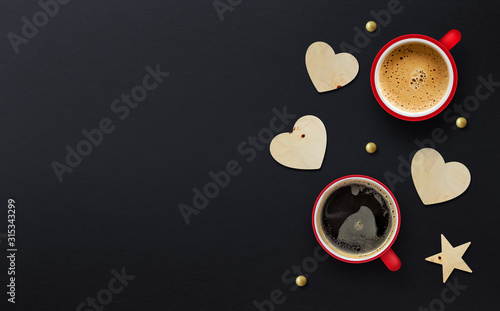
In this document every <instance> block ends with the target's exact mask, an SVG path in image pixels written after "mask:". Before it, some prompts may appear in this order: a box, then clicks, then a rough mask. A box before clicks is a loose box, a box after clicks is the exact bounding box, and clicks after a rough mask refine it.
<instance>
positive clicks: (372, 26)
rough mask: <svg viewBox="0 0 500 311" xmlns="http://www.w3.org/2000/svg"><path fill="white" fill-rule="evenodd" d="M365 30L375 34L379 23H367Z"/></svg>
mask: <svg viewBox="0 0 500 311" xmlns="http://www.w3.org/2000/svg"><path fill="white" fill-rule="evenodd" d="M365 28H366V30H368V31H369V32H374V31H375V30H377V23H375V22H374V21H369V22H368V23H366V26H365Z"/></svg>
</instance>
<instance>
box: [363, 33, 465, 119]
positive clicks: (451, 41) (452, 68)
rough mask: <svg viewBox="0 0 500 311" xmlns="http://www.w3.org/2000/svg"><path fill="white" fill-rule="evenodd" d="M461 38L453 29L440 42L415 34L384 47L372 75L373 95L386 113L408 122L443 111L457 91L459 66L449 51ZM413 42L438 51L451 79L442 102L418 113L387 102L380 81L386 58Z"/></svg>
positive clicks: (376, 58)
mask: <svg viewBox="0 0 500 311" xmlns="http://www.w3.org/2000/svg"><path fill="white" fill-rule="evenodd" d="M460 38H461V34H460V32H459V31H458V30H456V29H453V30H450V31H449V32H448V33H447V34H446V35H444V37H443V38H441V40H439V41H437V40H435V39H433V38H431V37H428V36H424V35H417V34H413V35H404V36H401V37H397V38H396V39H393V40H392V41H390V42H389V43H387V44H386V45H384V47H383V48H382V49H381V50H380V51H379V52H378V54H377V56H376V57H375V60H374V61H373V65H372V70H371V75H370V82H371V86H372V91H373V95H375V98H376V99H377V101H378V103H379V104H380V106H382V108H384V110H385V111H387V112H388V113H390V114H391V115H393V116H395V117H396V118H399V119H402V120H406V121H421V120H426V119H429V118H432V117H434V116H435V115H437V114H439V113H440V112H441V111H443V110H444V109H445V108H446V106H448V104H449V103H450V102H451V99H452V98H453V95H454V94H455V90H456V88H457V78H458V76H457V66H456V65H455V61H454V60H453V57H452V56H451V54H450V52H449V51H450V50H451V49H452V48H453V47H454V46H455V45H456V44H457V43H458V42H459V41H460ZM412 42H415V43H424V44H426V45H428V46H430V47H431V48H433V49H434V50H436V51H437V52H438V53H439V54H440V55H441V57H442V58H443V59H444V61H445V62H446V66H447V68H448V74H449V78H450V79H449V82H448V86H447V89H446V93H445V95H444V96H443V98H442V99H441V100H440V102H439V103H438V104H437V105H434V106H433V107H432V108H430V109H428V110H424V111H418V112H408V111H404V110H401V109H399V108H398V107H396V106H394V105H392V104H391V103H390V101H389V100H387V99H386V98H385V97H384V95H383V94H382V92H381V90H380V86H379V81H378V80H379V72H380V68H381V66H382V60H384V59H385V57H386V56H387V55H388V54H389V53H390V52H391V51H393V50H394V49H396V48H397V47H398V46H401V45H403V44H407V43H412Z"/></svg>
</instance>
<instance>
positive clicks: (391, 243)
mask: <svg viewBox="0 0 500 311" xmlns="http://www.w3.org/2000/svg"><path fill="white" fill-rule="evenodd" d="M348 178H364V179H368V180H370V181H372V182H373V183H376V184H377V185H379V186H380V187H382V188H384V189H385V190H386V191H387V193H389V195H390V196H391V199H392V201H393V202H394V206H395V209H396V212H397V216H398V217H397V218H398V222H397V225H396V231H395V233H394V235H393V236H392V238H391V240H390V242H389V243H388V244H387V245H386V246H385V247H384V250H382V251H381V252H379V253H378V254H376V255H375V256H373V257H371V258H368V259H361V260H355V259H351V260H350V259H346V258H343V257H339V255H337V254H335V253H334V252H332V251H331V250H330V249H329V248H328V247H326V246H325V245H324V244H323V242H322V241H321V239H320V237H319V234H318V232H317V231H316V220H315V218H316V217H315V215H316V209H317V207H318V202H319V200H320V199H321V197H322V196H323V194H324V193H325V192H326V191H327V190H328V189H330V187H331V186H333V185H334V184H336V183H338V182H340V181H342V180H345V179H348ZM312 227H313V231H314V236H315V237H316V240H317V241H318V243H319V245H321V247H322V248H323V249H324V250H325V252H327V253H328V254H329V255H330V256H332V257H334V258H336V259H338V260H340V261H344V262H349V263H365V262H369V261H372V260H375V259H377V258H379V257H381V256H382V255H384V254H385V253H386V252H388V251H389V250H390V249H391V247H392V245H393V244H394V242H395V241H396V238H397V236H398V233H399V228H400V227H401V213H400V211H399V205H398V201H396V198H395V197H394V194H393V193H392V192H391V190H389V188H387V186H386V185H384V184H383V183H381V182H380V181H378V180H376V179H375V178H372V177H369V176H365V175H347V176H344V177H340V178H337V179H336V180H334V181H332V182H331V183H329V184H328V185H327V186H326V187H325V188H324V189H323V190H322V191H321V193H320V194H319V195H318V197H317V198H316V202H315V203H314V208H313V213H312Z"/></svg>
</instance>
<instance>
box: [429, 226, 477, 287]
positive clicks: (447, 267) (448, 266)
mask: <svg viewBox="0 0 500 311" xmlns="http://www.w3.org/2000/svg"><path fill="white" fill-rule="evenodd" d="M470 244H471V242H467V243H465V244H462V245H460V246H457V247H453V246H451V244H450V242H448V240H447V239H446V238H445V237H444V235H442V234H441V253H439V254H436V255H433V256H430V257H427V258H425V260H427V261H430V262H433V263H437V264H440V265H442V266H443V283H445V282H446V280H447V279H448V277H449V276H450V274H451V272H452V271H453V269H459V270H462V271H466V272H469V273H472V270H471V269H470V268H469V266H467V264H466V263H465V261H464V260H463V259H462V256H463V255H464V253H465V251H466V250H467V248H469V245H470Z"/></svg>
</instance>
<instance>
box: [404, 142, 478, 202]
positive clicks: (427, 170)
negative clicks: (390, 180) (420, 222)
mask: <svg viewBox="0 0 500 311" xmlns="http://www.w3.org/2000/svg"><path fill="white" fill-rule="evenodd" d="M411 176H412V178H413V183H414V184H415V188H416V189H417V193H418V195H419V197H420V199H421V200H422V202H423V203H424V204H425V205H430V204H436V203H441V202H446V201H449V200H451V199H454V198H456V197H458V196H459V195H461V194H462V193H464V192H465V190H467V188H468V187H469V185H470V180H471V176H470V172H469V170H468V169H467V167H466V166H465V165H463V164H462V163H459V162H448V163H445V162H444V159H443V157H442V156H441V155H440V154H439V152H437V151H436V150H434V149H431V148H423V149H420V150H419V151H418V152H417V153H416V154H415V156H414V157H413V160H412V161H411Z"/></svg>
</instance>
